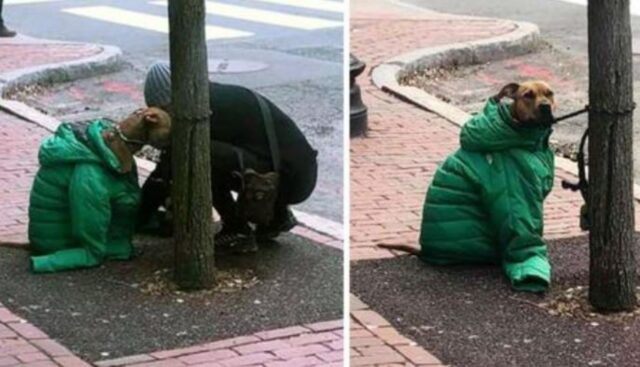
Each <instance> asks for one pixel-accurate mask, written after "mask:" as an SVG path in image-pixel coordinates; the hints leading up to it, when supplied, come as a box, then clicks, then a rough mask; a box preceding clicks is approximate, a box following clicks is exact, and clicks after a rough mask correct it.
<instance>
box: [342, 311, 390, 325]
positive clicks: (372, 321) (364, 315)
mask: <svg viewBox="0 0 640 367" xmlns="http://www.w3.org/2000/svg"><path fill="white" fill-rule="evenodd" d="M351 316H352V317H354V318H355V319H357V320H358V321H359V322H360V323H361V324H363V325H364V326H365V327H367V328H374V327H380V326H389V322H387V320H385V319H384V318H383V317H382V316H380V315H379V314H378V313H377V312H375V311H372V310H359V311H353V312H351Z"/></svg>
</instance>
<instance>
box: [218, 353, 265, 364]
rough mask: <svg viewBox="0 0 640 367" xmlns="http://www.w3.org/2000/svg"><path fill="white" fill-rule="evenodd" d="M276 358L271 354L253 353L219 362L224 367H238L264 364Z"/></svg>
mask: <svg viewBox="0 0 640 367" xmlns="http://www.w3.org/2000/svg"><path fill="white" fill-rule="evenodd" d="M276 359H277V357H276V356H275V355H273V354H271V353H264V352H262V353H253V354H247V355H244V356H241V357H236V358H231V359H225V360H222V361H219V362H218V363H220V364H221V365H222V366H224V367H238V366H250V365H260V364H264V363H266V362H271V361H273V360H276Z"/></svg>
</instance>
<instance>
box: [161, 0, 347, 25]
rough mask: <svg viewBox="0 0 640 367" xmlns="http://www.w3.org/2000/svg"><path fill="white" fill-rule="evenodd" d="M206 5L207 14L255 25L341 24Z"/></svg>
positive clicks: (162, 4) (320, 19)
mask: <svg viewBox="0 0 640 367" xmlns="http://www.w3.org/2000/svg"><path fill="white" fill-rule="evenodd" d="M150 3H151V4H153V5H161V6H167V2H166V1H165V0H159V1H151V2H150ZM206 4H207V13H209V14H212V15H217V16H221V17H226V18H234V19H241V20H246V21H250V22H256V23H264V24H272V25H277V26H280V27H288V28H296V29H304V30H314V29H321V28H332V27H340V26H342V22H339V21H335V20H328V19H322V18H314V17H307V16H302V15H293V14H287V13H281V12H277V11H271V10H262V9H255V8H248V7H244V6H237V5H229V4H222V3H217V2H213V1H207V2H206Z"/></svg>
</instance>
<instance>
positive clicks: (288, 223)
mask: <svg viewBox="0 0 640 367" xmlns="http://www.w3.org/2000/svg"><path fill="white" fill-rule="evenodd" d="M297 225H298V220H297V219H296V216H295V215H293V211H291V209H290V208H288V207H287V212H286V215H285V217H284V219H282V220H280V221H274V222H273V223H272V224H270V225H268V226H258V228H256V236H257V237H258V239H259V240H271V239H274V238H276V237H278V236H279V235H280V233H282V232H289V231H290V230H291V229H292V228H293V227H295V226H297Z"/></svg>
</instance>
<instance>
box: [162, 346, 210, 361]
mask: <svg viewBox="0 0 640 367" xmlns="http://www.w3.org/2000/svg"><path fill="white" fill-rule="evenodd" d="M206 350H209V348H207V347H205V346H204V345H196V346H192V347H187V348H178V349H172V350H163V351H160V352H154V353H150V356H151V357H153V358H156V359H166V358H172V357H178V356H182V355H186V354H192V353H198V352H203V351H206Z"/></svg>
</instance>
